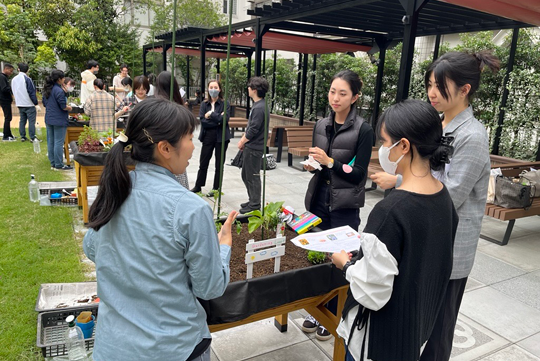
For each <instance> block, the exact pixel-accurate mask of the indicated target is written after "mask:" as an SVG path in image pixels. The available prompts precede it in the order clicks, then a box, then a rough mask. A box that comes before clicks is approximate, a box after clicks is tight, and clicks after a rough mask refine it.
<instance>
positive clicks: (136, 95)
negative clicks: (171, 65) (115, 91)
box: [115, 75, 150, 119]
mask: <svg viewBox="0 0 540 361" xmlns="http://www.w3.org/2000/svg"><path fill="white" fill-rule="evenodd" d="M149 91H150V83H149V82H148V78H147V77H145V76H144V75H139V76H136V77H135V79H133V94H132V96H128V97H126V98H125V99H124V100H123V101H122V104H121V105H120V109H119V110H118V111H117V112H116V114H115V117H116V118H117V119H118V118H119V117H121V116H123V115H124V114H126V113H127V112H129V111H130V110H131V109H132V108H133V107H134V106H135V105H136V104H138V103H140V102H142V101H143V100H145V99H146V98H148V97H149V95H148V92H149Z"/></svg>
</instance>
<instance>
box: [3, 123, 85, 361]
mask: <svg viewBox="0 0 540 361" xmlns="http://www.w3.org/2000/svg"><path fill="white" fill-rule="evenodd" d="M16 126H17V125H16V124H14V122H12V127H13V128H16ZM43 138H45V137H43ZM41 149H42V152H41V153H40V154H35V153H34V152H33V147H32V143H29V142H24V143H22V142H20V141H17V142H0V194H1V195H2V199H1V200H0V219H1V221H0V360H17V361H20V360H42V359H43V358H42V356H41V350H40V349H39V348H37V347H36V327H37V312H36V311H35V310H34V308H35V303H36V299H37V295H38V291H39V286H40V284H41V283H56V282H80V281H84V280H85V276H84V272H83V268H84V267H83V265H82V264H81V263H80V261H79V259H80V254H81V252H82V250H81V247H80V244H79V243H80V241H78V240H77V239H76V237H75V236H74V230H73V217H81V211H79V210H78V209H77V208H63V207H42V206H39V203H32V202H30V200H29V196H28V182H29V181H30V174H35V175H36V179H37V181H38V182H45V181H63V180H67V178H68V177H67V175H66V174H64V173H63V172H56V171H52V170H50V165H49V161H48V159H47V155H46V153H47V143H46V141H44V142H43V143H41Z"/></svg>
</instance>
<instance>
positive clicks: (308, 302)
mask: <svg viewBox="0 0 540 361" xmlns="http://www.w3.org/2000/svg"><path fill="white" fill-rule="evenodd" d="M348 289H349V286H341V287H338V288H336V289H334V290H332V291H330V292H328V293H326V294H324V295H320V296H315V297H309V298H304V299H301V300H298V301H294V302H291V303H287V304H285V305H282V306H279V307H276V308H272V309H268V310H265V311H262V312H259V313H256V314H254V315H251V316H249V317H248V318H246V319H243V320H241V321H236V322H230V323H221V324H216V325H209V328H210V331H211V332H216V331H221V330H226V329H229V328H233V327H236V326H241V325H245V324H248V323H251V322H255V321H260V320H263V319H266V318H268V317H275V320H274V324H275V326H276V327H277V328H278V329H279V330H280V331H281V332H285V331H287V321H288V314H289V312H293V311H296V310H300V309H302V308H303V309H305V310H306V311H307V312H309V313H310V314H311V315H312V316H313V317H315V318H316V319H317V321H319V322H320V324H321V325H323V326H324V327H326V329H327V330H328V332H330V333H331V334H332V335H334V337H335V342H334V355H333V360H334V361H342V360H345V347H344V345H343V342H342V341H341V340H340V339H339V336H338V335H337V332H336V330H337V327H338V325H339V321H340V320H341V317H340V316H341V312H342V311H343V306H345V300H346V299H347V291H348ZM336 296H337V298H338V307H337V314H338V315H337V316H336V315H334V314H333V313H332V312H330V311H329V310H328V309H327V308H326V307H325V304H326V303H328V301H330V300H331V299H333V298H334V297H336Z"/></svg>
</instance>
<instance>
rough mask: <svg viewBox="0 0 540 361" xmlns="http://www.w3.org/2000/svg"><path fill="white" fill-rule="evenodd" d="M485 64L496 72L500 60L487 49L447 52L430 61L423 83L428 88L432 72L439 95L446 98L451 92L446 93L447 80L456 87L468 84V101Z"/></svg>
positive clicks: (475, 88)
mask: <svg viewBox="0 0 540 361" xmlns="http://www.w3.org/2000/svg"><path fill="white" fill-rule="evenodd" d="M486 66H487V67H489V68H490V69H491V70H492V71H494V72H496V71H498V70H499V69H500V60H499V59H498V58H497V57H496V56H495V55H493V54H491V53H490V52H489V51H481V52H478V53H476V54H474V55H473V54H468V53H462V52H449V53H446V54H444V55H443V56H441V57H440V58H438V59H437V60H435V61H434V62H433V63H431V65H430V66H429V67H428V69H427V71H426V75H425V78H424V85H425V87H426V89H428V87H429V82H430V78H431V74H432V73H433V75H434V78H435V82H436V83H437V87H438V89H439V91H440V93H441V96H442V97H443V98H444V99H446V100H448V99H449V98H450V97H451V94H449V93H448V86H447V84H446V81H447V80H450V81H452V82H453V83H454V84H456V87H457V88H458V89H459V88H461V87H462V86H464V85H466V84H469V85H470V86H471V89H470V90H469V94H468V98H469V101H470V100H471V99H472V96H473V95H474V93H476V91H477V90H478V88H479V87H480V74H481V73H482V70H483V69H484V68H485V67H486Z"/></svg>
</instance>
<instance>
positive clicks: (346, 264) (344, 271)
mask: <svg viewBox="0 0 540 361" xmlns="http://www.w3.org/2000/svg"><path fill="white" fill-rule="evenodd" d="M350 265H352V263H351V261H347V263H345V264H344V265H343V277H345V273H347V268H349V266H350Z"/></svg>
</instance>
